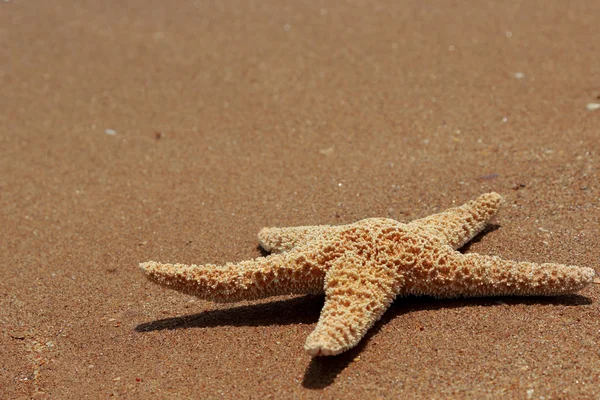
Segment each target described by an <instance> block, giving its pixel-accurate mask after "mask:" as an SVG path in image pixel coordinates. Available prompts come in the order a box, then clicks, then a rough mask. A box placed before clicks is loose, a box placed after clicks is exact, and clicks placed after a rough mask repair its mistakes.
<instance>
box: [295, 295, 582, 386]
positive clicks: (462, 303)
mask: <svg viewBox="0 0 600 400" xmlns="http://www.w3.org/2000/svg"><path fill="white" fill-rule="evenodd" d="M399 300H400V301H398V302H394V303H393V304H392V305H391V306H390V308H389V309H388V310H387V311H386V313H385V314H384V315H383V317H382V318H381V319H380V320H379V321H378V322H377V323H376V324H375V325H374V326H373V327H372V328H371V329H369V331H368V332H367V334H366V335H365V337H364V338H363V339H362V340H361V341H360V342H359V344H358V345H357V346H356V347H354V348H352V349H350V350H348V351H346V352H344V353H342V354H340V355H337V356H333V357H314V358H313V359H312V360H311V361H310V364H309V365H308V366H307V368H306V371H305V373H304V379H303V381H302V386H303V387H305V388H307V389H313V390H319V389H324V388H326V387H328V386H330V385H331V384H333V383H334V382H335V380H336V379H337V377H338V376H339V374H340V373H341V372H343V371H344V370H345V369H346V368H347V367H348V366H349V365H350V363H352V361H353V360H354V359H355V358H356V357H357V356H358V355H359V354H360V353H361V352H362V350H363V349H364V348H365V347H366V346H367V344H368V343H369V341H370V340H371V338H373V337H374V336H375V335H377V334H378V332H379V331H380V330H381V328H382V327H384V326H385V325H386V324H387V323H388V322H390V321H391V320H392V319H394V318H396V317H397V316H399V315H402V314H408V313H411V312H417V311H425V310H439V309H442V308H464V307H482V306H483V307H494V306H502V305H516V304H526V305H562V306H580V305H587V304H591V303H592V301H591V300H590V299H589V298H587V297H584V296H581V295H577V294H572V295H563V296H554V297H545V296H533V297H483V298H481V297H480V298H458V299H436V298H433V297H429V296H419V297H417V296H409V297H405V298H401V299H399Z"/></svg>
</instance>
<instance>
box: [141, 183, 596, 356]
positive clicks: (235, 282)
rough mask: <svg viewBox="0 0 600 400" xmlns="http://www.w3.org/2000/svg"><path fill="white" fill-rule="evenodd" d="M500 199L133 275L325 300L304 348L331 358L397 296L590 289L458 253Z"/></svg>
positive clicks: (583, 271)
mask: <svg viewBox="0 0 600 400" xmlns="http://www.w3.org/2000/svg"><path fill="white" fill-rule="evenodd" d="M501 200H502V198H501V196H500V195H499V194H497V193H487V194H484V195H482V196H480V197H479V198H477V199H476V200H474V201H470V202H469V203H467V204H464V205H463V206H460V207H456V208H451V209H449V210H446V211H444V212H442V213H440V214H435V215H432V216H429V217H426V218H423V219H419V220H416V221H413V222H411V223H408V224H403V223H400V222H398V221H394V220H392V219H385V218H369V219H364V220H362V221H358V222H356V223H353V224H349V225H340V226H329V225H323V226H302V227H293V228H264V229H262V230H261V231H260V232H259V234H258V239H259V241H260V244H261V246H262V247H263V248H264V249H265V250H267V251H270V252H272V253H273V254H271V255H269V256H267V257H259V258H256V259H254V260H248V261H242V262H239V263H235V264H234V263H227V264H225V265H223V266H217V265H211V264H207V265H202V266H198V265H183V264H160V263H157V262H153V261H150V262H146V263H143V264H140V267H141V268H142V269H143V270H144V272H145V273H146V276H147V277H148V278H149V279H150V280H152V281H153V282H156V283H158V284H160V285H163V286H166V287H169V288H171V289H175V290H178V291H180V292H183V293H187V294H191V295H195V296H198V297H201V298H203V299H208V300H212V301H225V302H229V301H238V300H243V299H258V298H264V297H269V296H275V295H286V294H310V293H312V294H319V293H321V294H322V293H325V305H324V306H323V310H322V311H321V316H320V318H319V322H318V323H317V326H316V328H315V330H314V331H313V332H312V333H311V334H310V335H309V336H308V338H307V340H306V344H305V345H304V348H305V350H306V351H307V352H308V353H309V354H310V355H312V356H318V355H335V354H339V353H341V352H343V351H346V350H348V349H350V348H352V347H354V346H356V344H357V343H358V342H359V341H360V340H361V339H362V337H363V336H364V335H365V333H366V332H367V330H368V329H369V328H370V327H371V326H373V324H374V323H375V322H376V321H377V320H379V319H380V318H381V316H382V315H383V313H384V312H385V311H386V310H387V308H388V307H389V306H390V304H391V303H392V302H393V301H394V299H395V298H396V297H397V296H406V295H411V294H412V295H430V296H435V297H438V298H443V297H446V298H448V297H461V296H464V297H470V296H504V295H523V296H526V295H535V296H537V295H556V294H563V293H573V292H575V291H578V290H579V289H581V288H583V287H585V286H586V285H588V284H589V283H591V282H592V280H593V277H594V275H595V271H594V270H593V269H591V268H583V267H576V266H567V265H560V264H533V263H529V262H516V261H506V260H502V259H500V258H498V257H492V256H485V255H479V254H461V253H459V252H458V251H456V249H458V248H460V247H461V246H463V245H464V244H465V243H467V242H468V241H469V240H471V239H472V238H473V237H474V236H475V235H476V234H477V233H479V232H481V231H482V230H483V229H484V227H485V226H486V223H487V222H488V221H489V220H490V218H491V217H492V216H493V215H494V214H495V213H496V212H497V211H498V208H499V206H500V203H501Z"/></svg>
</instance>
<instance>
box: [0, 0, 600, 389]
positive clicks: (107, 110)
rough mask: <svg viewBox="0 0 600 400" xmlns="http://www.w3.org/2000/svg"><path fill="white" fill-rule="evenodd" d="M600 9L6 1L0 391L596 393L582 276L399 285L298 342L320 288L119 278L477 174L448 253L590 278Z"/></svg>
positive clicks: (416, 195)
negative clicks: (203, 292) (248, 297)
mask: <svg viewBox="0 0 600 400" xmlns="http://www.w3.org/2000/svg"><path fill="white" fill-rule="evenodd" d="M209 3H211V4H209ZM467 3H468V4H469V5H466V4H467ZM599 26H600V2H598V1H595V0H589V1H571V2H565V1H559V0H554V1H546V2H542V1H536V2H524V1H507V2H498V1H492V0H487V1H477V2H421V1H417V0H415V1H377V2H375V1H332V2H296V1H273V0H269V1H266V2H262V1H251V2H233V1H224V2H214V4H212V2H204V1H195V2H193V1H186V2H183V1H180V2H170V3H169V2H162V1H156V0H150V1H148V0H144V1H142V0H132V1H127V2H121V1H116V0H111V1H91V0H89V1H81V2H72V1H66V0H60V1H59V0H56V1H52V2H45V1H40V0H37V1H33V0H11V1H7V0H4V1H2V2H0V51H1V58H2V61H1V62H0V155H1V157H0V227H1V229H0V246H1V247H0V260H1V264H0V272H1V282H0V323H1V328H2V335H1V336H0V341H1V342H0V362H1V370H0V393H2V396H0V397H2V398H36V399H37V398H41V399H44V398H53V399H62V398H84V397H85V396H87V397H88V398H105V397H108V396H110V395H116V396H118V397H122V398H222V397H223V398H264V397H271V398H348V399H354V398H374V397H380V398H425V399H436V398H477V399H481V398H523V399H525V398H532V399H540V398H544V399H549V398H554V399H556V398H564V399H567V398H568V399H592V398H599V397H600V347H599V342H600V320H599V315H600V286H599V285H592V286H591V287H589V288H587V289H585V290H583V291H582V292H581V293H580V294H579V295H575V296H566V297H558V298H490V299H469V300H453V301H448V300H434V299H431V298H408V299H400V300H398V301H396V303H395V304H394V305H393V307H392V308H391V309H390V310H389V311H388V312H387V313H386V315H385V317H384V319H383V320H382V321H381V322H380V323H378V324H377V325H376V327H375V328H374V329H372V332H371V333H370V334H369V336H368V338H367V340H364V341H363V342H362V343H361V345H360V346H359V347H358V348H356V349H354V350H352V351H350V352H348V353H346V354H343V355H341V356H339V357H334V358H322V359H320V358H319V359H311V358H310V357H309V356H308V355H307V354H305V353H304V351H303V349H302V345H303V343H304V340H305V338H306V336H307V335H308V333H309V332H310V331H311V330H312V329H313V327H314V325H315V323H316V321H317V319H318V316H319V310H320V307H321V306H322V302H323V299H322V298H319V297H310V298H302V297H300V298H277V299H272V300H265V301H260V302H255V303H242V304H232V305H215V304H212V303H208V302H204V301H200V300H195V299H194V298H192V297H188V296H184V295H181V294H179V293H176V292H172V291H167V290H163V289H161V288H159V287H157V286H155V285H153V284H151V283H150V282H147V281H146V280H145V279H144V278H143V276H142V274H141V272H140V271H139V270H138V268H137V264H138V263H139V262H141V261H147V260H160V261H165V262H181V263H206V262H212V263H224V262H226V261H235V260H241V259H247V258H252V257H256V256H259V255H260V254H261V253H260V251H259V249H258V248H257V240H256V233H257V232H258V230H259V229H260V228H261V227H263V226H277V225H279V226H291V225H311V224H336V223H348V222H353V221H355V220H358V219H361V218H365V217H370V216H381V217H392V218H396V219H398V220H401V221H408V220H411V219H413V218H417V217H422V216H425V215H428V214H430V213H432V212H435V211H439V210H441V209H444V208H446V207H448V206H452V205H453V204H455V203H462V202H464V201H466V200H468V199H471V198H473V197H475V196H477V195H478V194H480V193H483V192H486V191H490V190H495V191H498V192H500V193H502V194H503V195H504V196H505V198H506V199H507V203H506V206H505V208H504V209H503V210H502V211H501V213H500V214H499V216H498V217H497V219H496V224H497V225H498V226H497V227H496V228H497V229H492V230H490V231H489V232H488V233H487V234H485V235H483V236H481V237H479V238H478V240H476V241H475V242H474V243H472V244H471V245H470V246H468V248H467V249H466V251H475V252H480V253H484V254H493V255H499V256H502V257H504V258H507V259H517V260H528V261H535V262H544V261H548V262H550V261H551V262H560V263H567V264H576V265H581V266H588V267H593V268H596V270H599V269H600V268H599V267H598V260H599V255H600V251H599V248H598V238H599V237H600V225H599V219H600V218H599V217H600V204H599V197H600V178H599V176H598V174H597V171H598V168H599V167H600V162H599V158H598V157H599V156H600V130H599V129H600V128H599V127H600V110H598V109H594V108H595V107H594V106H593V105H592V106H588V104H594V103H600V64H599V62H598V55H599V54H600V40H598V27H599Z"/></svg>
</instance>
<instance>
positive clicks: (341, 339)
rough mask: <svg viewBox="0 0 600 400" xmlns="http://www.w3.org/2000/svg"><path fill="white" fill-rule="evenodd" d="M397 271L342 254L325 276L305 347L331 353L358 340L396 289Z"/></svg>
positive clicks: (320, 353)
mask: <svg viewBox="0 0 600 400" xmlns="http://www.w3.org/2000/svg"><path fill="white" fill-rule="evenodd" d="M399 282H400V279H399V277H398V273H397V272H396V270H394V269H393V268H389V267H388V266H385V265H373V264H370V263H366V264H362V263H361V262H360V260H359V259H356V258H354V259H352V258H350V257H342V259H340V260H338V261H336V263H335V264H334V265H333V266H332V267H331V269H330V270H329V272H328V273H327V276H326V278H325V305H324V306H323V310H322V311H321V317H320V318H319V322H318V323H317V326H316V328H315V330H314V331H313V332H312V333H311V334H310V335H309V336H308V338H307V339H306V343H305V345H304V349H305V350H306V351H307V352H308V354H310V355H311V356H313V357H314V356H331V355H336V354H339V353H342V352H344V351H346V350H348V349H350V348H352V347H354V346H356V345H357V344H358V342H359V341H360V340H361V339H362V338H363V336H364V335H365V334H366V332H367V330H368V329H369V328H371V327H372V326H373V324H374V323H375V322H377V321H378V320H379V319H380V318H381V316H382V315H383V313H384V312H385V311H386V310H387V309H388V307H389V306H390V304H391V303H392V302H393V301H394V298H395V297H396V294H397V293H398V291H399Z"/></svg>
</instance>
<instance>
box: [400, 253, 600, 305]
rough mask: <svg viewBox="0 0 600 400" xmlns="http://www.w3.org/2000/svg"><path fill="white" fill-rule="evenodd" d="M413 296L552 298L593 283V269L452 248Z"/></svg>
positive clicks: (415, 290)
mask: <svg viewBox="0 0 600 400" xmlns="http://www.w3.org/2000/svg"><path fill="white" fill-rule="evenodd" d="M447 250H448V251H447V252H446V253H445V254H443V253H442V254H441V256H440V258H439V259H438V261H437V266H436V267H435V268H434V269H432V270H430V271H429V276H428V279H427V280H421V281H420V283H419V284H417V285H415V287H414V288H413V290H410V291H409V292H410V293H413V294H426V295H431V296H435V297H483V296H507V295H515V296H552V295H561V294H569V293H574V292H577V291H578V290H580V289H582V288H584V287H585V286H587V285H589V284H590V283H592V282H593V279H594V276H595V275H596V272H595V271H594V270H593V269H592V268H586V267H577V266H573V265H562V264H551V263H546V264H534V263H530V262H517V261H510V260H503V259H501V258H500V257H495V256H485V255H480V254H464V255H463V254H461V253H459V252H456V251H453V250H451V249H450V248H448V249H447Z"/></svg>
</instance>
